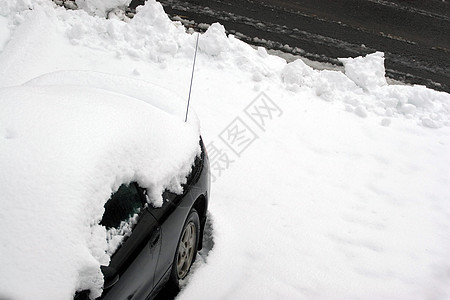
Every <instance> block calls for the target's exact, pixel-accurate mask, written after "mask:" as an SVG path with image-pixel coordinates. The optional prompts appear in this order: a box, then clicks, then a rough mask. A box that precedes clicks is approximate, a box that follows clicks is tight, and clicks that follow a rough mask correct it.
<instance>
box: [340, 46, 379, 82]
mask: <svg viewBox="0 0 450 300" xmlns="http://www.w3.org/2000/svg"><path fill="white" fill-rule="evenodd" d="M339 60H340V61H341V62H342V63H343V64H344V67H345V75H347V76H348V78H350V79H351V80H353V81H354V82H355V83H356V84H357V85H358V86H360V87H362V88H363V89H365V90H373V89H376V88H379V87H382V86H385V85H387V82H386V77H385V70H384V53H383V52H375V53H372V54H368V55H366V56H364V57H362V56H359V57H356V58H340V59H339Z"/></svg>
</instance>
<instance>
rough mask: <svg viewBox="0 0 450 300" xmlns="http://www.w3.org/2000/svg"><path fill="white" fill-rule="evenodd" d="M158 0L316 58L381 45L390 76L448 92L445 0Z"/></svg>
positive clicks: (191, 16)
mask: <svg viewBox="0 0 450 300" xmlns="http://www.w3.org/2000/svg"><path fill="white" fill-rule="evenodd" d="M139 1H142V0H134V1H133V2H132V5H133V4H134V5H135V4H137V3H138V2H139ZM160 2H161V3H162V4H163V6H164V9H165V10H166V12H167V13H168V14H169V15H171V16H172V17H174V16H182V17H183V18H185V19H188V20H193V21H194V22H195V24H197V25H198V24H199V23H207V24H211V23H214V22H220V23H221V24H223V25H224V26H225V27H226V28H227V30H228V31H229V32H230V33H234V34H235V35H236V36H237V37H238V38H240V39H243V40H245V41H246V42H249V43H251V44H254V45H263V46H265V47H267V48H271V49H278V50H282V51H285V52H289V53H293V54H300V55H302V56H304V57H307V58H309V59H312V60H316V61H321V62H331V63H335V64H339V62H338V61H337V58H338V57H350V56H352V57H355V56H359V55H364V54H367V53H372V52H374V51H377V50H378V51H383V52H385V57H386V73H387V75H388V76H389V77H391V78H394V79H397V80H400V81H403V82H407V83H415V84H423V85H426V86H428V87H431V88H434V89H437V90H443V91H446V92H450V2H449V1H448V0H446V1H442V0H316V1H314V0H292V1H286V0H229V1H224V0H190V1H186V0H160ZM199 28H200V29H201V28H202V27H201V26H200V27H199Z"/></svg>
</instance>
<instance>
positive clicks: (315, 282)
mask: <svg viewBox="0 0 450 300" xmlns="http://www.w3.org/2000/svg"><path fill="white" fill-rule="evenodd" d="M90 2H91V3H93V4H95V3H97V2H98V1H90ZM112 2H115V3H119V2H120V1H112ZM88 11H89V12H90V13H91V14H92V13H93V12H94V11H93V10H92V9H88ZM98 14H100V16H93V15H90V14H88V13H87V12H86V11H84V10H75V11H73V10H69V11H68V10H65V9H64V8H61V7H58V6H56V5H55V4H53V2H50V1H48V0H35V1H31V0H19V1H14V0H6V1H2V2H1V3H0V88H3V87H8V86H13V85H20V84H23V83H25V82H27V81H29V80H31V79H33V78H35V77H38V76H41V75H43V74H46V73H49V72H54V71H61V70H92V71H98V72H104V73H111V74H119V75H122V76H126V77H130V78H135V79H141V80H146V81H149V82H152V83H155V84H158V85H160V86H163V87H165V88H167V89H169V90H171V91H173V92H175V93H177V94H178V95H180V96H181V97H184V98H187V92H188V89H189V81H190V74H191V67H192V58H193V53H194V46H195V39H196V35H195V34H191V33H186V32H185V28H184V27H183V26H181V24H180V23H176V22H175V23H174V22H172V21H170V20H169V19H168V18H167V16H166V15H165V13H164V12H163V9H162V7H161V5H160V4H159V3H157V2H155V1H154V0H149V1H148V2H147V4H146V6H145V7H143V8H140V9H139V10H138V13H137V14H136V16H135V17H134V18H133V19H132V20H126V22H125V21H121V20H119V19H117V18H110V19H105V18H104V17H102V16H101V15H102V14H104V12H100V13H98ZM380 50H382V49H380ZM343 63H344V65H345V73H343V72H340V71H333V70H321V71H319V70H316V69H312V68H311V67H309V66H307V65H305V64H304V63H303V62H302V61H301V60H297V61H294V62H291V63H289V64H288V63H287V62H286V61H285V60H284V59H282V58H279V57H276V56H272V55H269V54H267V52H266V51H265V49H263V48H259V49H253V48H252V47H250V46H249V45H247V44H245V43H243V42H241V41H239V40H237V39H236V38H234V37H233V36H228V37H227V36H226V35H225V33H224V28H223V27H222V26H221V25H219V24H213V25H212V26H211V27H210V28H209V29H208V31H207V32H206V33H205V34H202V35H201V36H200V41H199V52H198V57H197V64H196V71H195V78H194V85H193V90H192V98H191V101H192V107H193V108H194V109H195V111H196V112H197V115H198V117H199V119H200V121H201V130H202V136H203V139H204V141H205V144H206V145H207V149H208V154H209V156H210V159H211V167H212V177H213V179H214V182H213V185H212V195H211V201H210V214H211V220H212V228H213V231H212V238H213V240H214V247H213V249H212V250H211V251H209V253H207V254H208V255H207V257H206V258H205V260H199V261H198V262H197V264H196V266H195V269H194V272H193V273H192V274H191V275H190V278H189V280H188V282H187V284H186V286H185V287H184V289H183V290H182V291H181V293H180V295H179V299H450V261H449V259H448V253H450V233H449V232H450V231H449V229H450V204H449V203H450V202H449V201H450V189H449V187H450V176H449V174H450V95H449V94H446V93H442V92H436V91H433V90H430V89H427V88H425V87H422V86H406V85H389V84H387V82H386V79H385V78H384V66H383V55H382V53H380V52H377V53H375V54H372V55H369V56H367V57H365V58H356V59H344V60H343ZM0 109H1V107H0ZM0 126H2V125H1V124H0ZM0 134H2V135H6V134H7V132H4V131H3V129H2V128H1V127H0ZM3 141H4V139H3V137H2V138H1V139H0V143H3ZM2 175H5V174H2ZM1 230H2V231H3V230H5V229H4V228H2V229H1ZM2 231H0V233H2ZM2 234H3V233H2ZM0 249H1V248H0ZM0 282H3V280H1V278H0Z"/></svg>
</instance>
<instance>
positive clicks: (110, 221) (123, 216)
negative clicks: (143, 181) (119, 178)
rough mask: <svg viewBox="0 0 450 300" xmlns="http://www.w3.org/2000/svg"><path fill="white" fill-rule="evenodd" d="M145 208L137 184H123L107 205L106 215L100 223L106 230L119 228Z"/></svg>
mask: <svg viewBox="0 0 450 300" xmlns="http://www.w3.org/2000/svg"><path fill="white" fill-rule="evenodd" d="M142 207H143V203H142V200H141V197H140V195H139V191H138V189H137V186H136V184H134V183H131V184H130V185H125V184H122V185H121V186H120V187H119V190H118V191H117V192H115V193H114V194H113V195H112V196H111V198H110V199H109V200H108V201H107V202H106V204H105V213H104V214H103V218H102V220H101V222H100V224H101V225H103V226H105V227H106V229H110V228H119V227H120V225H121V223H122V222H125V223H128V221H129V220H130V218H132V217H133V216H134V215H135V214H138V213H139V212H140V210H141V209H142Z"/></svg>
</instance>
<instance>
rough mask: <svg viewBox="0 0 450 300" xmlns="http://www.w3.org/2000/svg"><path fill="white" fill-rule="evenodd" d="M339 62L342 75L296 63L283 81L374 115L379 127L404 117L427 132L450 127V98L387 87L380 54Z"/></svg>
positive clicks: (286, 70)
mask: <svg viewBox="0 0 450 300" xmlns="http://www.w3.org/2000/svg"><path fill="white" fill-rule="evenodd" d="M341 61H342V62H343V63H344V67H345V74H344V73H341V72H337V71H328V70H323V71H318V70H314V69H312V68H310V67H309V66H307V65H306V64H305V63H303V62H302V61H301V60H296V61H294V62H292V63H289V64H287V65H286V66H285V67H284V69H283V71H282V72H281V76H282V80H283V82H284V83H285V85H286V87H287V88H288V89H289V90H292V91H295V92H299V91H300V90H301V88H305V87H306V88H309V89H312V90H314V91H315V93H316V94H317V95H318V96H320V97H321V98H322V99H324V100H326V101H338V102H341V103H343V105H344V107H345V110H347V111H349V112H354V113H355V114H356V115H358V116H360V117H363V118H365V117H367V116H368V115H369V114H374V115H376V116H378V117H379V118H381V121H380V123H381V124H382V125H389V123H390V120H391V119H392V118H398V117H406V118H408V119H415V120H417V123H418V124H419V125H421V126H425V127H429V128H440V127H443V126H450V118H449V115H450V95H449V94H447V93H444V92H437V91H434V90H431V89H427V88H426V87H424V86H407V85H388V84H387V82H386V78H385V69H384V54H383V53H382V52H376V53H373V54H369V55H366V56H365V57H357V58H345V59H344V58H343V59H341Z"/></svg>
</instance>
